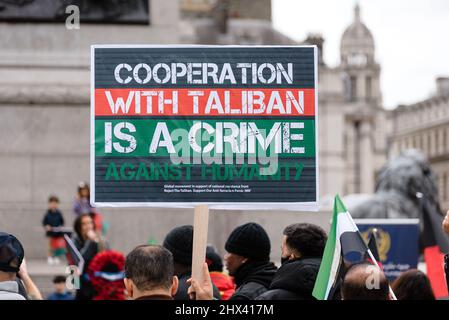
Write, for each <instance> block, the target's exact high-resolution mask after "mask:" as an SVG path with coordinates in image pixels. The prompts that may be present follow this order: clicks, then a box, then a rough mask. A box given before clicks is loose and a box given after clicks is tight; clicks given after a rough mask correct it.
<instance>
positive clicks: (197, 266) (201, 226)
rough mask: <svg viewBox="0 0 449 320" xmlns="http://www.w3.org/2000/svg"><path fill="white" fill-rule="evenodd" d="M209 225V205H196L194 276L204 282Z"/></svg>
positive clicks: (193, 255)
mask: <svg viewBox="0 0 449 320" xmlns="http://www.w3.org/2000/svg"><path fill="white" fill-rule="evenodd" d="M208 227H209V207H208V206H207V205H198V206H196V207H195V216H194V219H193V253H192V278H195V279H198V281H199V282H200V283H203V281H204V279H203V272H202V270H203V264H204V262H205V261H206V246H207V231H208Z"/></svg>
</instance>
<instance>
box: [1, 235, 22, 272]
mask: <svg viewBox="0 0 449 320" xmlns="http://www.w3.org/2000/svg"><path fill="white" fill-rule="evenodd" d="M24 255H25V252H24V250H23V246H22V244H21V243H20V241H19V240H17V238H16V237H14V236H13V235H11V234H8V233H4V232H0V281H9V280H15V279H16V274H17V272H19V270H20V265H21V264H22V261H23V257H24Z"/></svg>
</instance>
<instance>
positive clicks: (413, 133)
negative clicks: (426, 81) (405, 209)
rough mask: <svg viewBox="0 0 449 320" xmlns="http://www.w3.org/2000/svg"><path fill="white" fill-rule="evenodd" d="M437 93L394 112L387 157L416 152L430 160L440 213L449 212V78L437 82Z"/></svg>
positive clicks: (399, 107)
mask: <svg viewBox="0 0 449 320" xmlns="http://www.w3.org/2000/svg"><path fill="white" fill-rule="evenodd" d="M436 85H437V90H436V93H435V94H434V95H433V96H432V97H430V98H428V99H426V100H424V101H419V102H416V103H414V104H411V105H401V106H398V107H397V108H396V109H395V110H394V111H393V122H394V126H393V127H394V131H393V134H392V136H391V150H390V157H395V156H397V155H398V154H400V153H401V152H402V151H404V150H407V149H418V150H420V151H422V152H423V153H424V154H425V155H426V156H427V157H428V159H429V161H430V165H431V167H432V170H433V171H434V173H435V175H436V179H437V184H438V196H439V199H440V204H441V207H442V209H443V211H444V212H445V211H447V210H449V78H443V77H442V78H438V79H437V80H436Z"/></svg>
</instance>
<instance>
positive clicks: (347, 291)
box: [341, 262, 390, 300]
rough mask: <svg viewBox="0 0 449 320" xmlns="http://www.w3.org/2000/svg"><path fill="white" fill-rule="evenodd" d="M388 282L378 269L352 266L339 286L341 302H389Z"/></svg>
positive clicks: (367, 266) (359, 265)
mask: <svg viewBox="0 0 449 320" xmlns="http://www.w3.org/2000/svg"><path fill="white" fill-rule="evenodd" d="M389 288H390V287H389V284H388V280H387V278H386V277H385V275H384V273H383V272H382V270H380V268H379V267H377V266H375V265H372V264H369V263H365V262H364V263H359V264H354V265H352V266H351V267H349V269H348V270H347V272H346V274H345V277H344V279H343V284H342V286H341V297H342V299H343V300H389V298H390V291H389Z"/></svg>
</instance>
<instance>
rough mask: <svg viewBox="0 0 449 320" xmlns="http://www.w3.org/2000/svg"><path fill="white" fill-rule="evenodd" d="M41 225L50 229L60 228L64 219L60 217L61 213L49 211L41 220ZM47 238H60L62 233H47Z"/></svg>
mask: <svg viewBox="0 0 449 320" xmlns="http://www.w3.org/2000/svg"><path fill="white" fill-rule="evenodd" d="M42 225H43V226H44V227H45V226H50V227H61V226H63V225H64V218H63V217H62V213H61V211H59V210H56V211H54V212H52V211H51V210H50V209H48V210H47V212H46V213H45V216H44V219H42ZM46 235H47V237H62V236H63V235H64V233H62V232H55V231H47V232H46Z"/></svg>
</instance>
